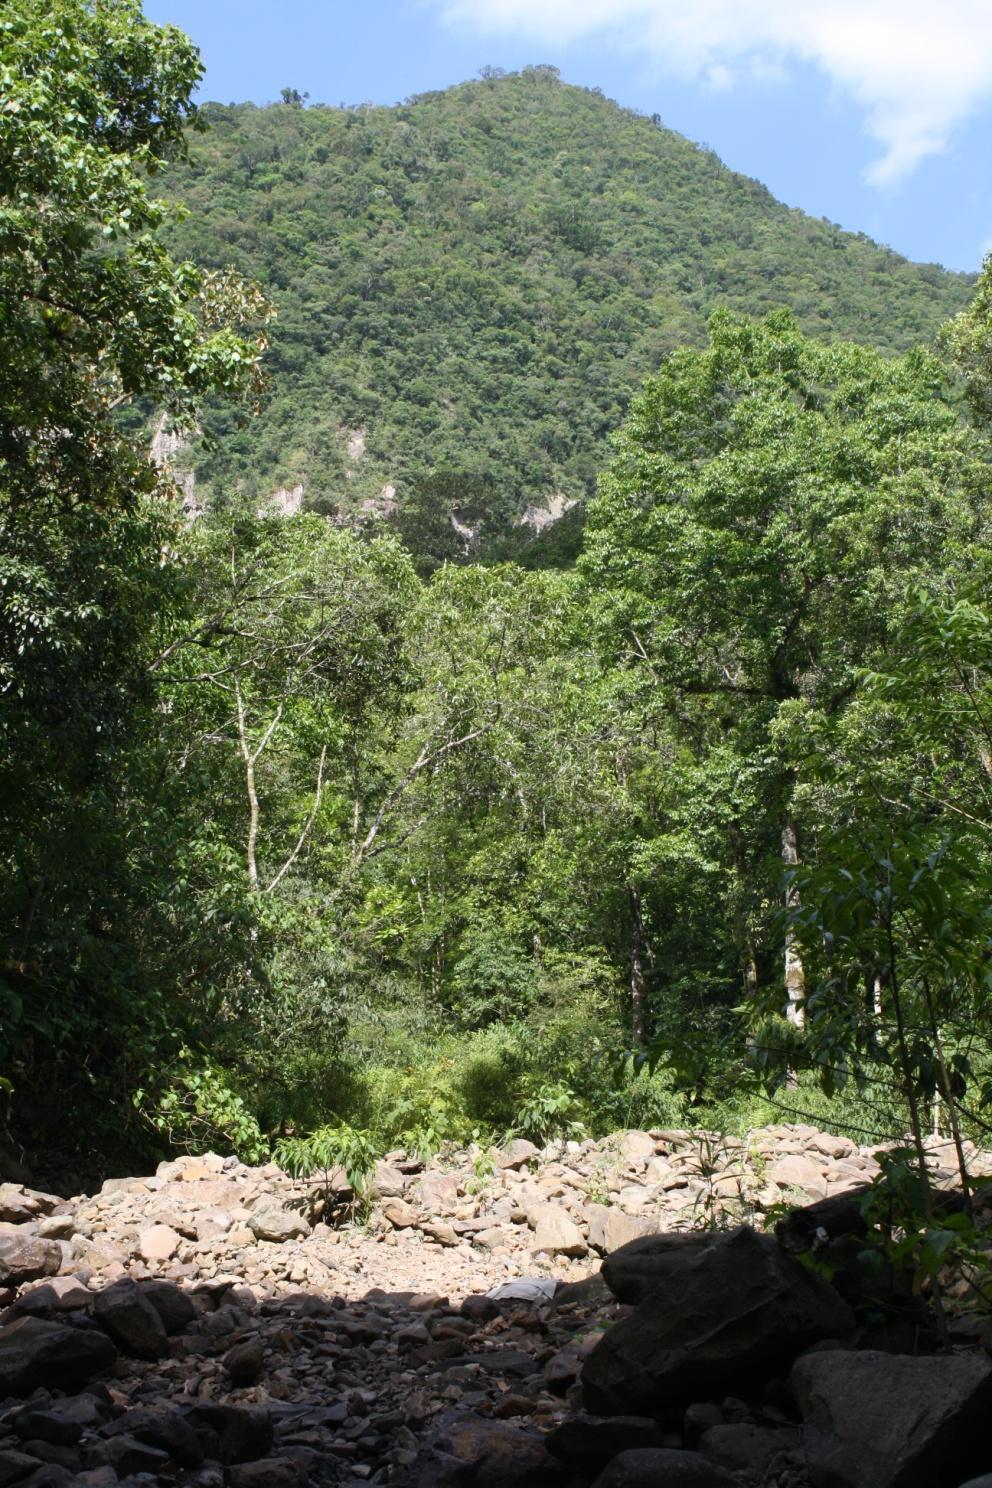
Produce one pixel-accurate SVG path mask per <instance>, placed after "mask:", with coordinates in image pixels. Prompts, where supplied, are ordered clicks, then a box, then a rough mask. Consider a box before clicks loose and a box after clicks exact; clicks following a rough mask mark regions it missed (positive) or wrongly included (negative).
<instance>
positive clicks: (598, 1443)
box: [544, 1411, 662, 1472]
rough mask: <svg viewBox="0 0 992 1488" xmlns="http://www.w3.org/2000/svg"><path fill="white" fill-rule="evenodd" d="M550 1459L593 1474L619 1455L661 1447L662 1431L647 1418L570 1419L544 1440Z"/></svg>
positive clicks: (582, 1415)
mask: <svg viewBox="0 0 992 1488" xmlns="http://www.w3.org/2000/svg"><path fill="white" fill-rule="evenodd" d="M544 1444H545V1446H546V1447H547V1449H548V1451H549V1452H550V1453H551V1454H552V1456H554V1457H557V1458H558V1459H559V1460H560V1461H561V1462H567V1463H568V1465H569V1467H573V1468H581V1469H582V1470H583V1471H585V1472H596V1471H597V1470H598V1469H600V1468H603V1467H605V1466H606V1464H607V1463H608V1462H612V1460H613V1458H614V1457H616V1456H617V1455H618V1454H619V1453H620V1452H625V1451H633V1450H635V1449H636V1448H641V1449H644V1448H646V1447H655V1448H657V1447H661V1446H662V1432H661V1427H660V1426H659V1425H658V1423H657V1421H654V1420H652V1419H651V1417H650V1416H593V1415H590V1414H589V1413H588V1412H587V1411H583V1412H582V1413H580V1414H577V1415H574V1416H569V1417H568V1419H567V1420H565V1421H562V1422H561V1424H560V1425H558V1426H556V1427H555V1428H554V1430H552V1431H549V1432H548V1435H547V1436H546V1437H545V1438H544Z"/></svg>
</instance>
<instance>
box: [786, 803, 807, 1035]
mask: <svg viewBox="0 0 992 1488" xmlns="http://www.w3.org/2000/svg"><path fill="white" fill-rule="evenodd" d="M782 862H783V864H784V865H785V867H786V868H795V867H797V866H798V863H799V846H798V842H797V838H796V827H795V823H794V822H791V821H787V822H786V824H785V826H784V827H783V828H782ZM798 907H799V891H798V889H797V888H796V887H795V885H794V884H791V883H790V884H789V886H788V887H787V889H786V891H785V908H786V912H787V913H789V914H791V913H792V911H793V910H795V909H797V908H798ZM785 991H786V995H787V997H788V1004H787V1006H786V1010H785V1014H786V1017H787V1018H788V1020H789V1022H790V1023H794V1024H795V1026H796V1027H797V1028H802V1027H803V1026H804V1024H805V1022H806V1013H805V1009H804V1007H803V1003H804V1001H805V997H806V975H805V972H804V971H803V963H802V957H801V956H800V954H799V947H798V945H797V944H796V936H795V931H794V930H793V929H792V926H791V925H789V924H788V923H786V928H785Z"/></svg>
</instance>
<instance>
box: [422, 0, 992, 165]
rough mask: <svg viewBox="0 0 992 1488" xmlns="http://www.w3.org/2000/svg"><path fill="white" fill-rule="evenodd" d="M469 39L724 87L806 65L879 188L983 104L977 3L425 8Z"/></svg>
mask: <svg viewBox="0 0 992 1488" xmlns="http://www.w3.org/2000/svg"><path fill="white" fill-rule="evenodd" d="M433 3H434V4H435V5H436V6H438V7H439V8H440V11H441V14H442V16H443V17H444V18H445V19H446V20H447V21H449V22H450V23H452V24H456V25H459V26H462V27H466V28H468V29H470V30H472V31H475V32H477V33H479V34H481V35H489V36H494V35H515V36H526V37H529V38H532V39H533V40H535V41H540V42H545V43H549V44H565V43H568V42H570V41H576V40H579V39H580V38H582V37H586V36H590V35H599V36H602V37H603V38H604V39H606V40H610V41H612V42H613V43H614V44H616V45H618V46H622V47H629V48H634V49H636V50H637V51H638V52H640V53H641V54H644V53H645V52H646V53H647V54H648V55H649V56H650V57H651V58H652V59H653V61H654V62H655V63H656V64H657V65H659V66H660V67H661V68H663V69H664V70H666V71H669V72H673V73H677V74H679V75H681V76H684V77H695V78H699V79H700V80H701V81H702V82H703V83H705V84H707V85H708V86H710V87H713V86H718V87H725V86H727V85H728V84H729V83H730V82H731V80H732V79H733V78H734V77H735V76H743V75H750V76H753V75H754V69H755V68H756V67H757V68H759V69H761V68H770V69H776V68H781V67H784V66H787V65H788V64H789V63H790V62H795V61H797V60H798V61H803V62H811V63H813V64H815V65H816V66H818V67H820V68H821V69H822V70H823V72H824V73H825V74H826V75H827V76H828V77H829V78H830V79H831V81H832V82H833V83H834V84H835V85H836V86H837V87H838V88H840V89H842V90H843V91H844V92H846V93H847V94H848V95H849V96H850V97H851V98H852V99H853V100H854V102H855V103H856V105H857V106H858V108H859V109H860V110H861V111H862V113H863V115H864V119H865V127H866V129H867V131H868V133H869V134H870V135H871V136H872V138H873V139H875V140H876V141H877V142H878V144H879V145H880V146H881V154H880V155H879V157H878V159H877V160H876V161H875V162H874V163H873V164H872V165H871V167H870V168H869V170H868V171H867V172H866V179H867V180H868V181H870V182H871V183H872V184H873V185H876V186H883V185H888V184H891V183H893V182H896V181H899V180H900V179H902V178H904V177H905V176H908V175H909V174H910V172H911V171H913V170H914V169H915V167H916V166H917V165H918V164H919V163H920V161H921V160H923V159H924V158H925V157H926V156H928V155H935V154H939V153H940V152H941V151H943V150H945V149H946V148H947V147H948V144H949V142H950V138H951V135H952V133H953V131H954V128H955V126H956V125H958V124H959V123H961V121H962V120H964V119H965V118H967V117H968V115H969V114H971V113H972V112H973V111H974V110H975V109H976V108H977V107H978V105H979V104H980V103H981V102H982V101H983V100H984V99H985V97H986V96H987V95H988V94H990V93H992V4H990V3H989V0H944V3H943V4H941V5H935V4H934V3H933V0H433Z"/></svg>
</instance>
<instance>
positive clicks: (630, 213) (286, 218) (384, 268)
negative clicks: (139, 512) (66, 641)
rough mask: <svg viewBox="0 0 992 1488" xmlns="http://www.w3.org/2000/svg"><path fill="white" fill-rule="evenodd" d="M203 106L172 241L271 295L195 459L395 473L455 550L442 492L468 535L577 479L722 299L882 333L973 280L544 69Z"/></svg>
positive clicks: (596, 466)
mask: <svg viewBox="0 0 992 1488" xmlns="http://www.w3.org/2000/svg"><path fill="white" fill-rule="evenodd" d="M203 112H204V116H205V118H206V120H207V121H208V122H209V125H210V129H209V131H208V133H206V134H205V135H204V136H202V137H201V138H198V139H196V140H195V141H194V144H193V157H192V164H191V166H185V167H183V168H182V169H181V170H179V171H177V172H176V173H174V174H173V175H172V176H171V177H170V178H169V180H168V184H167V187H166V189H167V191H168V193H169V194H170V195H173V196H176V197H178V198H180V199H181V200H183V201H185V202H186V203H187V204H188V206H189V208H190V213H189V216H188V218H187V220H186V221H185V223H184V224H183V225H182V226H180V227H178V228H176V229H174V230H173V235H172V240H171V245H170V246H172V247H173V248H174V249H177V250H179V251H181V252H182V253H184V254H186V255H188V256H190V257H192V258H194V259H196V260H197V261H199V262H200V263H202V264H205V265H208V266H219V265H223V264H228V263H233V264H234V265H236V266H237V267H238V268H239V269H240V270H242V271H244V272H245V273H246V274H248V275H249V276H251V277H252V278H254V279H256V280H257V281H259V282H260V283H261V284H262V285H263V286H264V287H265V288H266V290H267V291H268V292H269V293H270V294H271V296H272V298H273V300H274V302H275V304H276V306H277V310H278V321H277V324H276V326H275V328H274V335H273V346H272V351H271V354H270V357H269V368H270V371H271V374H272V393H271V396H270V398H269V401H268V403H267V406H266V408H265V410H264V412H263V414H262V416H261V417H260V418H258V419H257V420H254V421H253V422H251V424H250V425H249V426H248V427H246V428H242V429H237V428H235V427H234V425H233V423H232V422H231V421H230V418H229V416H228V415H225V414H224V413H222V412H220V411H218V412H216V413H215V414H214V415H213V422H212V427H211V429H210V432H211V433H213V434H215V435H218V436H221V437H219V439H218V440H217V443H216V445H215V447H214V449H213V451H212V452H210V451H209V450H202V449H201V450H197V451H196V453H195V460H196V464H197V471H198V476H199V478H200V481H201V485H204V484H205V485H206V487H207V488H208V489H210V488H212V490H213V491H214V492H217V491H229V490H231V489H232V488H234V487H235V486H237V485H240V486H241V487H242V489H244V490H246V491H247V492H248V493H250V494H255V493H259V494H264V493H269V492H272V491H274V490H275V489H276V488H279V487H286V488H293V487H294V486H296V485H297V484H302V485H303V486H304V489H305V501H306V504H308V505H310V506H313V507H315V508H316V509H317V510H325V511H326V510H331V509H338V508H340V507H344V508H345V509H346V510H348V509H351V510H358V509H361V507H362V505H363V503H370V506H369V507H367V508H366V509H367V510H371V509H373V508H374V507H376V506H379V507H382V506H383V505H386V506H387V507H388V505H389V502H388V500H385V501H384V500H383V499H382V498H381V496H380V493H381V492H382V491H383V488H384V487H387V486H393V487H395V489H396V494H397V497H398V500H399V504H400V517H399V520H400V522H401V525H404V526H405V528H406V533H405V535H406V536H407V538H408V540H409V541H410V543H411V546H413V547H414V549H415V550H417V551H434V552H436V553H437V554H438V555H439V556H443V555H444V554H445V552H446V551H447V550H448V549H450V552H451V556H456V555H457V551H458V549H459V548H460V547H463V546H464V542H465V535H464V534H462V535H461V536H460V535H459V533H458V532H457V531H455V530H454V528H453V527H452V526H451V525H450V524H449V522H448V520H447V512H448V511H449V510H453V511H454V512H455V513H456V514H457V516H458V518H459V520H460V522H461V524H462V526H463V527H464V528H466V529H469V528H470V529H472V530H474V531H477V532H478V534H479V542H478V543H477V545H476V546H477V548H478V546H479V544H480V543H481V541H482V539H483V538H485V537H488V538H489V540H490V543H491V541H492V539H493V537H494V536H495V535H496V534H498V533H499V532H501V531H502V532H503V533H508V532H512V531H513V530H514V526H515V523H516V521H517V520H518V519H519V517H520V516H521V514H522V513H523V512H524V510H525V508H526V507H527V506H528V505H530V506H534V507H542V506H545V505H547V504H548V502H549V499H550V498H552V497H554V496H555V495H558V496H559V497H562V496H563V497H565V498H568V499H576V498H578V499H581V498H582V497H584V496H585V495H587V494H588V493H589V492H590V491H591V490H592V488H593V483H594V480H595V477H596V473H597V471H598V470H600V469H601V468H602V465H603V462H604V457H605V446H606V440H607V436H608V435H609V434H610V432H611V431H612V430H615V429H616V428H617V426H618V424H619V423H620V421H621V418H622V415H623V412H624V410H625V407H626V403H627V400H628V398H629V395H630V393H631V391H632V390H633V389H634V388H635V387H636V386H638V384H639V383H640V381H641V380H642V378H643V377H644V375H645V374H646V373H647V372H648V371H650V370H653V369H654V368H656V367H657V365H658V362H659V360H660V358H661V357H662V356H663V355H664V354H665V353H666V352H668V351H669V350H671V349H672V348H673V347H674V346H676V345H677V344H679V343H680V342H686V341H689V342H700V341H701V339H702V337H703V331H704V324H705V320H706V317H707V315H708V314H709V312H710V311H711V310H713V308H714V307H716V306H718V305H728V306H731V307H733V308H735V309H738V310H744V311H749V312H753V313H761V312H764V311H767V310H768V309H770V308H772V307H773V306H778V305H788V306H790V307H791V308H792V309H793V310H794V311H795V313H796V314H797V316H798V317H799V321H800V323H801V325H802V327H803V328H804V329H805V330H807V331H809V332H811V333H813V334H815V335H817V336H822V337H824V338H836V337H844V338H850V339H854V340H860V341H864V342H868V343H873V344H875V345H878V346H880V347H884V348H891V349H893V350H895V349H899V348H903V347H906V346H908V345H910V344H912V343H914V342H917V341H921V340H927V339H929V338H930V337H931V335H932V334H933V332H934V331H935V330H936V328H937V326H938V325H939V324H940V323H941V322H942V321H943V320H945V319H946V318H947V317H948V316H949V315H951V314H952V313H953V312H954V311H956V310H958V309H959V308H960V307H961V306H962V305H963V304H964V303H965V302H966V300H967V298H968V296H969V279H968V277H967V276H964V275H957V274H950V273H947V272H945V271H944V270H943V269H941V268H939V267H937V266H935V265H918V264H912V263H910V262H908V261H907V260H905V259H903V258H901V257H899V256H898V255H897V254H895V253H892V252H890V251H889V250H887V249H884V248H880V247H878V246H877V245H876V244H874V243H872V242H871V241H870V240H869V239H867V238H865V237H864V236H860V235H858V236H855V235H852V234H849V233H845V232H842V231H841V230H840V229H839V228H837V227H835V226H833V225H831V224H830V223H829V222H826V221H822V220H816V219H813V218H810V217H807V216H805V215H804V214H803V213H802V212H799V211H795V210H791V209H789V208H787V207H785V206H783V205H782V204H781V203H779V202H777V201H776V200H775V199H774V198H773V197H772V196H771V195H770V193H769V192H768V191H767V190H766V189H765V188H764V187H763V186H762V185H760V184H759V183H758V182H757V181H754V180H750V179H748V178H747V177H745V176H741V175H736V174H734V173H733V172H731V171H729V170H727V169H726V168H725V167H724V166H723V165H722V164H721V162H720V161H719V160H718V159H717V157H716V156H715V155H714V154H713V153H712V152H711V151H709V150H707V149H705V148H701V147H698V146H696V145H694V144H692V143H690V142H689V141H688V140H686V139H684V138H682V137H681V136H680V135H678V134H675V133H673V132H672V131H670V130H668V129H665V128H663V127H661V125H660V123H659V121H658V120H657V118H653V119H648V118H644V117H641V116H639V115H637V114H635V113H632V112H630V111H628V110H625V109H623V108H620V107H618V106H617V105H616V104H615V103H612V102H611V101H610V100H608V99H606V98H604V97H603V96H602V95H601V94H600V93H598V92H597V91H590V90H587V89H583V88H576V87H572V86H569V85H567V84H564V83H562V82H560V81H559V80H558V78H557V74H556V72H555V70H554V69H552V68H544V67H537V68H527V69H525V70H524V71H523V72H522V73H519V74H510V75H507V76H495V75H494V76H492V77H488V78H484V79H483V80H482V81H479V82H474V83H464V84H462V85H460V86H458V87H454V88H450V89H448V90H446V91H444V92H439V93H430V94H425V95H421V96H419V97H417V98H414V99H411V100H410V101H409V102H407V103H405V104H402V105H399V106H397V107H395V108H373V107H371V106H361V107H357V108H346V107H341V108H331V107H325V106H321V105H318V106H311V107H301V106H300V105H299V103H298V102H294V103H284V104H277V105H274V106H270V107H267V108H258V107H255V106H253V105H251V104H241V105H231V106H229V107H225V106H222V105H219V104H210V105H208V106H207V107H206V108H205V109H204V111H203ZM432 476H433V479H430V477H432ZM389 494H391V493H388V492H387V497H388V495H389ZM562 504H563V503H561V501H559V503H558V509H559V510H560V509H561V506H562ZM516 530H517V531H518V532H519V533H521V534H523V533H525V532H526V529H525V528H518V529H516Z"/></svg>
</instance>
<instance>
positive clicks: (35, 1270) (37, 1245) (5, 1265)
mask: <svg viewBox="0 0 992 1488" xmlns="http://www.w3.org/2000/svg"><path fill="white" fill-rule="evenodd" d="M61 1265H62V1247H61V1246H60V1245H59V1243H58V1241H57V1240H42V1239H41V1237H40V1236H39V1235H25V1234H21V1233H19V1232H18V1230H17V1228H16V1227H14V1226H10V1227H5V1228H4V1229H3V1230H2V1231H0V1286H22V1285H23V1284H24V1282H26V1281H36V1280H37V1278H38V1277H39V1276H55V1275H57V1273H58V1271H59V1268H60V1267H61Z"/></svg>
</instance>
